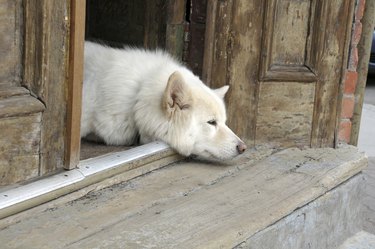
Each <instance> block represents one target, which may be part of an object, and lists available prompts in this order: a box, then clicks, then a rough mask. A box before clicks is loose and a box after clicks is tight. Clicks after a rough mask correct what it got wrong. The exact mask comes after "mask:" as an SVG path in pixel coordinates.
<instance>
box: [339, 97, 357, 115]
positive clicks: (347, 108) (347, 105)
mask: <svg viewBox="0 0 375 249" xmlns="http://www.w3.org/2000/svg"><path fill="white" fill-rule="evenodd" d="M353 111H354V94H350V95H344V96H343V98H342V105H341V118H351V117H353Z"/></svg>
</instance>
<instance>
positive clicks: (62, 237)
mask: <svg viewBox="0 0 375 249" xmlns="http://www.w3.org/2000/svg"><path fill="white" fill-rule="evenodd" d="M260 155H261V153H260V152H259V150H257V152H256V153H255V152H254V154H252V153H246V155H245V156H246V157H248V158H243V159H245V160H242V161H241V160H239V161H237V164H236V165H233V166H226V167H225V166H223V165H222V166H219V165H209V164H204V163H198V162H188V163H179V164H176V165H174V166H173V167H166V168H164V169H162V170H158V171H155V172H153V173H151V174H148V175H145V176H142V177H139V178H137V179H133V180H131V181H129V182H127V183H122V184H119V185H117V186H113V187H111V188H106V189H103V190H101V191H94V192H90V193H89V194H88V195H87V196H85V197H83V198H80V199H77V200H74V201H71V202H70V203H67V204H66V205H58V206H54V207H53V208H50V209H46V210H45V211H44V212H40V213H39V214H35V213H33V214H32V215H30V216H29V217H23V219H22V220H21V221H20V222H18V223H15V224H13V225H10V226H8V227H7V228H4V229H2V230H1V231H0V238H2V240H3V241H5V244H4V245H5V248H7V247H8V248H17V247H21V248H22V247H38V245H40V243H41V241H43V242H44V243H45V245H48V246H49V247H53V248H70V249H72V248H92V247H110V248H134V247H136V248H137V247H142V248H153V247H158V248H233V247H234V246H236V245H238V244H239V243H241V242H243V241H245V240H246V239H247V238H249V237H250V236H251V235H253V234H255V233H257V232H259V231H261V230H263V229H264V228H266V227H267V226H269V225H271V224H274V223H275V222H276V221H278V220H279V219H281V218H283V217H285V216H286V215H288V214H290V213H291V212H293V211H294V210H295V209H296V208H300V207H302V206H304V205H305V204H307V203H309V202H311V201H312V200H315V199H316V198H317V197H319V196H321V195H323V194H325V193H326V192H328V191H329V190H331V189H332V188H334V187H336V186H337V185H338V184H340V183H342V182H344V181H346V180H347V179H348V178H350V177H351V176H353V175H355V174H356V173H358V172H359V171H360V170H362V169H363V167H365V165H366V159H365V157H364V155H362V154H360V153H358V152H357V150H356V149H355V148H353V147H349V148H342V149H338V150H334V149H317V150H311V149H310V150H302V151H301V150H298V149H288V150H285V151H282V152H279V153H276V154H274V155H272V156H270V157H268V158H266V159H263V160H261V161H260V162H258V163H255V164H254V161H253V160H252V159H251V158H252V157H253V156H254V157H257V156H258V157H259V156H260ZM50 207H52V206H50ZM26 233H27V234H28V235H29V236H15V234H26ZM46 238H48V239H46Z"/></svg>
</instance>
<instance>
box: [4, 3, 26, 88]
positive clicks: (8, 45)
mask: <svg viewBox="0 0 375 249" xmlns="http://www.w3.org/2000/svg"><path fill="white" fill-rule="evenodd" d="M22 2H23V1H22V0H0V58H1V59H0V69H1V70H0V86H1V85H7V86H15V85H17V86H19V85H20V81H21V68H22V63H21V61H22V40H23V39H22V30H23V16H22Z"/></svg>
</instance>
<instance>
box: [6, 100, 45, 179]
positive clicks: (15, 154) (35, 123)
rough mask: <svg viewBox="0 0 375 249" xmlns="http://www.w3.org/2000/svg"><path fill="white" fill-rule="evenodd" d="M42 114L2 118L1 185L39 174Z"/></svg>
mask: <svg viewBox="0 0 375 249" xmlns="http://www.w3.org/2000/svg"><path fill="white" fill-rule="evenodd" d="M35 101H37V100H35ZM0 109H2V108H0ZM41 117H42V114H41V113H37V114H30V115H27V116H19V117H8V118H0V130H1V136H0V185H8V184H12V183H15V182H19V181H24V180H27V179H30V178H32V177H36V176H38V175H39V145H40V136H41V129H40V127H41Z"/></svg>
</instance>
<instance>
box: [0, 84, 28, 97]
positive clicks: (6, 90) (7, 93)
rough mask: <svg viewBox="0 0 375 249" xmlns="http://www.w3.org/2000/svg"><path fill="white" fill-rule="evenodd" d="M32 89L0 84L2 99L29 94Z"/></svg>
mask: <svg viewBox="0 0 375 249" xmlns="http://www.w3.org/2000/svg"><path fill="white" fill-rule="evenodd" d="M29 94H30V91H29V90H27V89H26V88H24V87H19V86H7V85H3V86H0V99H5V98H9V97H12V96H22V95H29Z"/></svg>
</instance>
